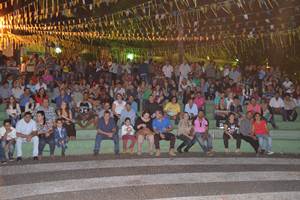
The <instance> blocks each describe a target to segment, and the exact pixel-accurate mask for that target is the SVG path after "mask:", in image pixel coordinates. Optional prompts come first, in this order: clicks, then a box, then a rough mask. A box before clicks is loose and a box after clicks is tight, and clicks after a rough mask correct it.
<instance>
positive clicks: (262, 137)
mask: <svg viewBox="0 0 300 200" xmlns="http://www.w3.org/2000/svg"><path fill="white" fill-rule="evenodd" d="M252 135H253V136H256V138H257V139H258V143H259V152H260V153H261V154H264V153H266V154H268V155H272V154H273V153H274V152H272V151H271V149H272V138H271V136H270V133H269V129H268V127H267V122H266V121H265V120H263V119H262V116H261V114H260V113H256V114H255V115H254V122H253V125H252Z"/></svg>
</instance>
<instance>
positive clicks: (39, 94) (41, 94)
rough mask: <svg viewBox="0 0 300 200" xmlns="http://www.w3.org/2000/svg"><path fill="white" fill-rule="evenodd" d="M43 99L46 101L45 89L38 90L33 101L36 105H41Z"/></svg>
mask: <svg viewBox="0 0 300 200" xmlns="http://www.w3.org/2000/svg"><path fill="white" fill-rule="evenodd" d="M44 99H48V96H47V94H46V91H45V89H44V88H40V90H39V91H38V92H37V94H36V95H35V96H34V100H35V102H36V104H39V105H41V104H42V103H43V100H44Z"/></svg>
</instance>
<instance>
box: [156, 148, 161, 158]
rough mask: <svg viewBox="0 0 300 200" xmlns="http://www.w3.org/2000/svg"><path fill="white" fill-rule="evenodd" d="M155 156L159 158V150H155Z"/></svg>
mask: <svg viewBox="0 0 300 200" xmlns="http://www.w3.org/2000/svg"><path fill="white" fill-rule="evenodd" d="M155 156H156V157H159V156H160V150H159V149H157V150H156V153H155Z"/></svg>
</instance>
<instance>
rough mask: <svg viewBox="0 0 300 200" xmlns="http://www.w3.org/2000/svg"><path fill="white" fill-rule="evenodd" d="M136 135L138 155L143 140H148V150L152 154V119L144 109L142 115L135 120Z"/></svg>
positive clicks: (140, 152)
mask: <svg viewBox="0 0 300 200" xmlns="http://www.w3.org/2000/svg"><path fill="white" fill-rule="evenodd" d="M135 130H136V137H137V140H138V155H141V154H142V145H143V143H144V140H145V139H146V140H148V152H149V154H150V155H153V145H154V132H153V129H152V120H151V117H150V113H149V112H148V111H144V112H143V114H142V116H141V117H139V118H138V119H137V120H136V122H135Z"/></svg>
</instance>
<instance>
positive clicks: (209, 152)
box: [206, 151, 214, 156]
mask: <svg viewBox="0 0 300 200" xmlns="http://www.w3.org/2000/svg"><path fill="white" fill-rule="evenodd" d="M206 155H207V156H213V155H214V152H213V151H207V152H206Z"/></svg>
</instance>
